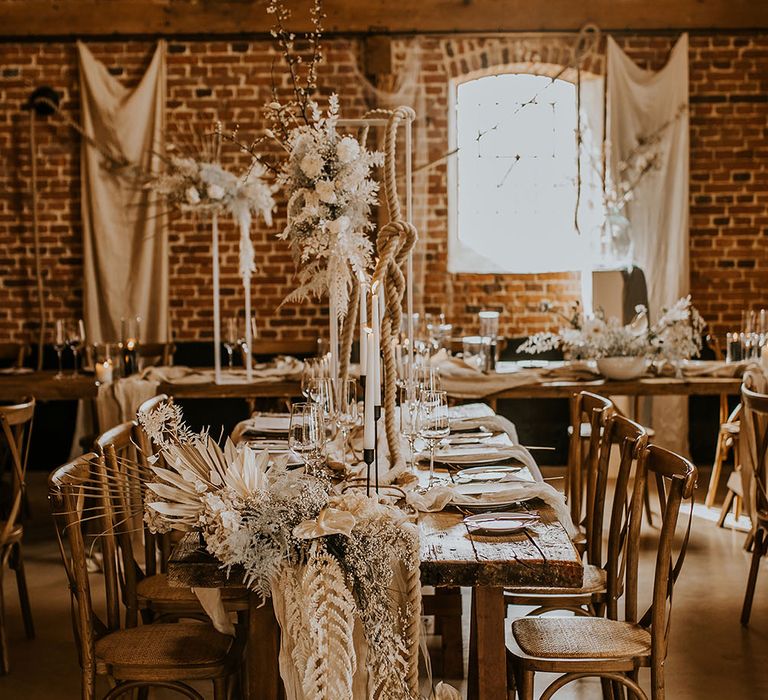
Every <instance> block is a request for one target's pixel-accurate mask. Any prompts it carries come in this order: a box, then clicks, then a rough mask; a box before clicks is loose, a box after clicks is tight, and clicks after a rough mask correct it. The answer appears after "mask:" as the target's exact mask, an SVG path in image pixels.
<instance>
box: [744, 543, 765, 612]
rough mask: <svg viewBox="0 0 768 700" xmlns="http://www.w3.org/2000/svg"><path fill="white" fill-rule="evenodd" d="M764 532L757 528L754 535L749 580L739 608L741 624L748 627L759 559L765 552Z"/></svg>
mask: <svg viewBox="0 0 768 700" xmlns="http://www.w3.org/2000/svg"><path fill="white" fill-rule="evenodd" d="M764 540H765V532H764V531H763V529H762V528H758V530H757V534H756V535H755V544H754V549H753V550H752V565H751V566H750V567H749V578H748V579H747V591H746V593H745V594H744V605H743V606H742V608H741V624H742V625H745V626H746V625H748V624H749V617H750V615H751V614H752V599H753V598H754V597H755V585H756V584H757V573H758V571H759V570H760V559H761V558H762V556H763V552H764V550H765V542H764Z"/></svg>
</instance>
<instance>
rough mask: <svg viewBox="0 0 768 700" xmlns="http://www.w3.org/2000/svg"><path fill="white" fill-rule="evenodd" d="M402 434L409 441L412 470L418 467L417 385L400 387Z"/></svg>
mask: <svg viewBox="0 0 768 700" xmlns="http://www.w3.org/2000/svg"><path fill="white" fill-rule="evenodd" d="M400 434H401V435H402V436H403V437H404V438H405V439H406V440H407V441H408V447H409V449H410V460H409V461H410V467H411V470H413V469H415V467H416V460H415V453H416V438H417V437H418V436H419V390H418V388H417V387H416V386H415V385H413V384H412V385H410V386H407V385H406V386H404V387H402V388H401V389H400Z"/></svg>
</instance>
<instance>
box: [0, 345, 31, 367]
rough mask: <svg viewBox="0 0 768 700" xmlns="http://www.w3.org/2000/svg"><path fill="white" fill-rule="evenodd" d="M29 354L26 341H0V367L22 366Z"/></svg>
mask: <svg viewBox="0 0 768 700" xmlns="http://www.w3.org/2000/svg"><path fill="white" fill-rule="evenodd" d="M28 356H29V345H27V344H26V343H0V367H13V368H15V369H18V368H19V367H23V366H24V361H25V360H26V359H27V357H28Z"/></svg>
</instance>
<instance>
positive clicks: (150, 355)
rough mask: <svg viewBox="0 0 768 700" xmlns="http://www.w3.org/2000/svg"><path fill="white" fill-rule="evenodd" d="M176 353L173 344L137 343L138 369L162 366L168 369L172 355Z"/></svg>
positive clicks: (171, 361) (171, 362)
mask: <svg viewBox="0 0 768 700" xmlns="http://www.w3.org/2000/svg"><path fill="white" fill-rule="evenodd" d="M175 351H176V345H175V344H174V343H171V342H168V343H139V348H138V355H139V369H140V370H141V369H144V367H147V366H149V365H158V364H159V365H162V366H164V367H170V366H171V365H172V364H173V353H174V352H175Z"/></svg>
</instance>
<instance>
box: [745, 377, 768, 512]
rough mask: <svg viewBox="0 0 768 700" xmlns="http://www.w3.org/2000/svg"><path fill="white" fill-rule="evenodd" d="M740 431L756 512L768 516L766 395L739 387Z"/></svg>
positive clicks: (767, 409)
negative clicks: (746, 457) (747, 460)
mask: <svg viewBox="0 0 768 700" xmlns="http://www.w3.org/2000/svg"><path fill="white" fill-rule="evenodd" d="M741 405H742V407H743V408H742V431H741V439H742V440H746V441H747V446H748V450H749V455H750V462H751V463H752V473H753V476H754V479H755V486H756V488H755V508H756V512H757V513H758V514H760V515H763V516H768V490H766V483H767V482H768V395H766V394H760V393H758V392H756V391H753V390H752V389H749V388H748V387H747V386H746V385H744V386H742V387H741Z"/></svg>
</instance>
